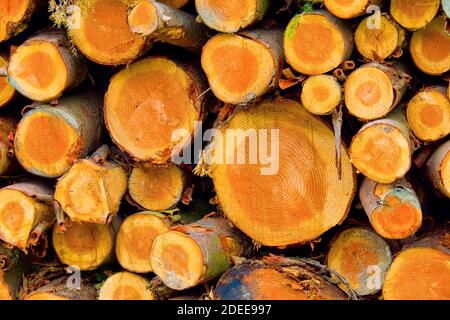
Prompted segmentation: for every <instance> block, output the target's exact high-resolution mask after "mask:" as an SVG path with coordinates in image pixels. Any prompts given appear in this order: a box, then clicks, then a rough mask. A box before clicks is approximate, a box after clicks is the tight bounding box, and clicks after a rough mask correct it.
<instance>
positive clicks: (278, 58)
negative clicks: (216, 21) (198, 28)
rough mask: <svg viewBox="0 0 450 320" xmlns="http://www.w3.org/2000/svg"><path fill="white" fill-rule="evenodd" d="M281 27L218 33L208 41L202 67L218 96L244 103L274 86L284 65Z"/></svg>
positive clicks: (232, 101) (229, 101)
mask: <svg viewBox="0 0 450 320" xmlns="http://www.w3.org/2000/svg"><path fill="white" fill-rule="evenodd" d="M282 39H283V34H282V32H281V30H270V31H269V30H262V29H255V30H251V31H246V32H241V33H239V34H219V35H217V36H215V37H213V38H212V39H211V40H209V41H208V42H207V44H206V45H205V47H204V48H203V53H202V67H203V70H204V71H205V73H206V76H207V77H208V81H209V84H210V86H211V90H212V91H213V92H214V95H215V96H216V97H217V98H219V99H220V100H222V101H224V102H226V103H231V104H240V103H247V102H249V101H251V100H254V99H255V98H258V97H260V96H262V95H263V94H264V93H266V92H267V91H269V90H270V89H273V88H275V86H276V85H277V84H278V80H279V78H280V73H281V68H282V66H283V49H282V41H283V40H282Z"/></svg>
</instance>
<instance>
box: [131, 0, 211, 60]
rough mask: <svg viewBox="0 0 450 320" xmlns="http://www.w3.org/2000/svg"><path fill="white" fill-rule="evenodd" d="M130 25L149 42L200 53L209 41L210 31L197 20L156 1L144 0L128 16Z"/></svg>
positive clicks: (132, 29)
mask: <svg viewBox="0 0 450 320" xmlns="http://www.w3.org/2000/svg"><path fill="white" fill-rule="evenodd" d="M128 25H129V26H130V28H131V31H133V32H134V33H136V34H139V35H142V36H144V37H145V38H147V41H150V42H155V41H161V42H167V43H170V44H172V45H175V46H179V47H183V48H186V49H190V50H193V51H200V50H201V48H202V47H203V45H204V44H205V42H206V40H207V34H206V29H205V28H204V27H203V26H202V25H200V24H199V23H198V22H197V21H195V17H194V16H193V15H190V14H188V13H186V12H183V11H181V10H178V9H175V8H173V7H170V6H169V5H165V4H163V3H159V2H156V1H153V0H140V1H138V2H137V3H136V5H134V6H133V7H132V9H131V10H130V12H129V14H128Z"/></svg>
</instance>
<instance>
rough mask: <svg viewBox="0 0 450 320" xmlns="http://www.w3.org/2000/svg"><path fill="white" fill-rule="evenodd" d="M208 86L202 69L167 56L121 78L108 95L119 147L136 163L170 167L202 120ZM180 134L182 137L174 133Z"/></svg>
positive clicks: (121, 74) (111, 127)
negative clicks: (145, 162)
mask: <svg viewBox="0 0 450 320" xmlns="http://www.w3.org/2000/svg"><path fill="white" fill-rule="evenodd" d="M205 87H206V86H205V85H204V83H203V81H202V79H201V76H200V74H199V73H197V70H195V69H193V68H189V67H188V66H185V65H182V64H179V63H176V62H174V61H172V60H169V59H168V58H164V57H154V58H146V59H143V60H140V61H138V62H135V63H133V64H132V65H130V66H129V67H128V68H126V69H124V70H122V71H121V72H119V73H118V74H116V75H115V76H114V77H113V78H112V80H111V84H110V86H109V88H108V91H107V93H106V97H105V121H106V125H107V128H108V130H109V133H110V135H111V137H112V138H113V140H114V141H115V142H116V144H117V145H118V146H119V147H120V148H121V149H122V150H124V151H126V152H127V153H129V154H130V155H131V156H133V157H134V158H135V159H138V160H141V161H149V162H151V163H153V164H166V163H168V162H169V161H170V159H171V156H172V153H176V152H178V151H179V150H182V149H183V148H184V147H186V146H187V145H188V143H189V142H190V141H191V137H192V136H193V134H194V133H195V129H196V128H195V125H196V123H195V122H196V121H201V120H202V119H203V116H204V114H203V112H204V110H203V109H204V108H203V101H204V96H205V95H202V93H204V92H205V90H206V88H205ZM176 130H182V131H183V132H181V131H180V133H181V134H179V135H176V139H173V137H174V136H173V135H174V133H175V132H176Z"/></svg>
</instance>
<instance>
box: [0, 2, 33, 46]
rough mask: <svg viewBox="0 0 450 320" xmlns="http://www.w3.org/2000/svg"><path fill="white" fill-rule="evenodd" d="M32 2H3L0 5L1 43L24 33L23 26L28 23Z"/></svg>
mask: <svg viewBox="0 0 450 320" xmlns="http://www.w3.org/2000/svg"><path fill="white" fill-rule="evenodd" d="M30 2H32V1H30V0H3V1H1V3H0V42H2V41H5V40H8V39H9V38H10V37H11V36H14V35H15V34H16V33H17V32H20V31H22V29H23V27H22V26H21V24H22V23H23V22H26V21H24V20H27V18H28V16H27V15H26V13H27V10H28V8H29V7H30V6H31V4H30Z"/></svg>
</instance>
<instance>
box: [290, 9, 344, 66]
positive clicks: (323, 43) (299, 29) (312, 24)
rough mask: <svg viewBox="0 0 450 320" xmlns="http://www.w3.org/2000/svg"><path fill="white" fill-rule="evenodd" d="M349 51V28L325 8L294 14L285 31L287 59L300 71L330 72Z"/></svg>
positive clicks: (341, 61) (342, 60)
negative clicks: (324, 9) (323, 9)
mask: <svg viewBox="0 0 450 320" xmlns="http://www.w3.org/2000/svg"><path fill="white" fill-rule="evenodd" d="M352 51H353V34H352V32H351V31H350V28H349V27H348V26H347V25H346V24H345V23H344V22H343V21H341V20H339V19H337V18H336V17H334V16H332V15H331V14H330V13H328V12H327V11H321V10H318V11H313V12H305V13H302V14H299V15H297V16H295V17H294V18H292V20H291V21H290V22H289V25H288V26H287V28H286V31H285V33H284V52H285V55H286V61H287V63H289V64H290V65H291V66H292V68H294V69H295V70H297V71H298V72H300V73H303V74H307V75H317V74H322V73H326V72H329V71H331V70H333V69H334V68H336V67H338V66H339V65H340V64H341V63H343V62H344V61H345V60H347V59H348V58H349V57H350V55H351V53H352ZM318 53H320V54H318Z"/></svg>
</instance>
